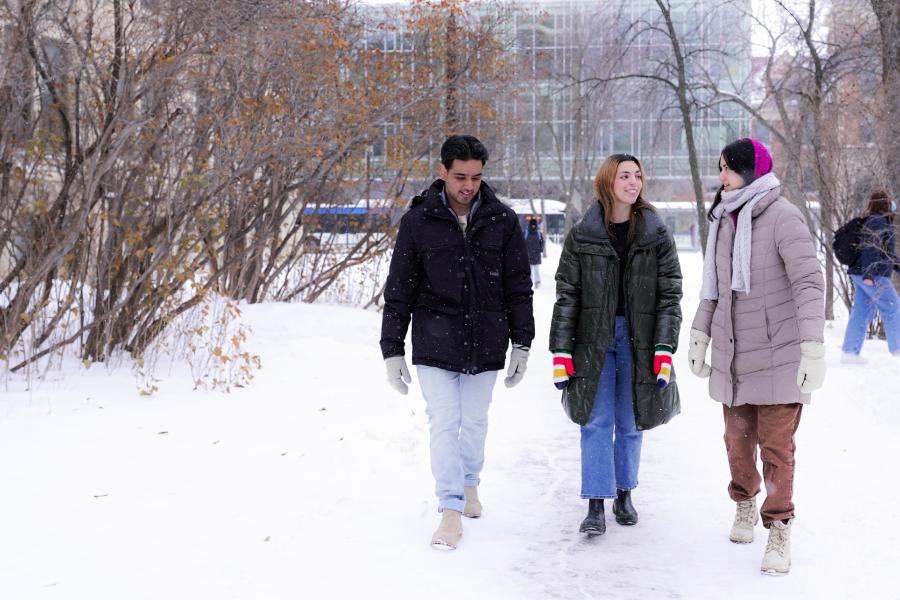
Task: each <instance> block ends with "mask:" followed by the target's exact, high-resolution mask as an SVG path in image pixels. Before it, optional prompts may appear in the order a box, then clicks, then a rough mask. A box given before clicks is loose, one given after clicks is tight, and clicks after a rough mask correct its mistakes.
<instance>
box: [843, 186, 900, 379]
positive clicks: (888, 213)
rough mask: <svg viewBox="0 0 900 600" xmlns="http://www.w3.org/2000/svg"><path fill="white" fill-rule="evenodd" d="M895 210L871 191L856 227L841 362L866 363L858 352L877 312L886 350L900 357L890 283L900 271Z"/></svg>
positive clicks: (896, 305)
mask: <svg viewBox="0 0 900 600" xmlns="http://www.w3.org/2000/svg"><path fill="white" fill-rule="evenodd" d="M894 210H896V203H894V202H893V201H891V200H889V199H888V195H887V193H885V192H883V191H880V190H879V191H876V192H873V193H872V195H871V197H870V198H869V205H868V207H867V208H866V215H865V216H864V217H862V219H861V222H859V223H858V225H857V227H858V229H859V234H858V240H856V255H855V259H854V260H853V261H852V263H850V264H849V267H850V268H849V269H848V272H849V274H850V279H851V280H852V281H853V288H854V294H853V307H852V308H851V309H850V318H849V319H848V320H847V330H846V331H845V332H844V343H843V346H842V347H841V350H842V352H841V362H842V363H848V364H862V363H865V362H866V359H865V358H863V357H862V356H860V355H859V353H860V351H861V350H862V346H863V341H864V340H865V338H866V330H867V329H868V328H869V323H870V322H871V321H872V319H873V318H874V317H875V310H876V309H877V310H878V312H880V313H881V317H882V319H883V320H884V332H885V335H886V336H887V343H888V350H889V351H890V353H891V354H893V355H894V356H900V298H898V296H897V290H896V289H894V284H893V282H891V273H892V272H893V271H897V272H900V261H898V259H897V253H896V251H895V248H894V245H895V242H896V234H895V232H894V214H893V211H894ZM854 221H856V219H854ZM851 223H853V222H852V221H851ZM835 240H836V242H835V246H836V249H835V253H836V254H837V246H838V245H839V244H838V240H840V236H839V235H837V234H835Z"/></svg>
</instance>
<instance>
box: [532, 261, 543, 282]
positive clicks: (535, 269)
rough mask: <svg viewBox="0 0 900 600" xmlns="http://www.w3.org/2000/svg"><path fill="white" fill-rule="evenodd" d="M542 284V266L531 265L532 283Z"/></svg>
mask: <svg viewBox="0 0 900 600" xmlns="http://www.w3.org/2000/svg"><path fill="white" fill-rule="evenodd" d="M540 282H541V265H531V283H540Z"/></svg>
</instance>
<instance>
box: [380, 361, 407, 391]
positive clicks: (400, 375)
mask: <svg viewBox="0 0 900 600" xmlns="http://www.w3.org/2000/svg"><path fill="white" fill-rule="evenodd" d="M384 366H385V368H386V369H387V378H388V383H389V384H391V387H392V388H394V389H395V390H397V391H398V392H400V393H401V394H403V395H404V396H405V395H406V394H407V393H409V388H408V387H407V386H406V383H411V382H412V377H411V376H410V375H409V368H408V367H407V366H406V358H405V357H403V356H402V355H401V356H389V357H388V358H386V359H384ZM404 381H405V382H406V383H403V382H404Z"/></svg>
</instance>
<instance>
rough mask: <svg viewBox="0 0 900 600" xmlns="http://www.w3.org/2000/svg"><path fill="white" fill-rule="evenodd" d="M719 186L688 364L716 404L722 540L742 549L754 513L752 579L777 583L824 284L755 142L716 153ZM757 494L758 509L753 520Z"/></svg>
mask: <svg viewBox="0 0 900 600" xmlns="http://www.w3.org/2000/svg"><path fill="white" fill-rule="evenodd" d="M719 181H720V182H721V184H722V186H721V187H720V188H719V191H718V192H717V193H716V197H715V200H714V201H713V204H712V207H710V210H709V220H710V221H711V223H710V227H709V237H708V238H707V242H706V256H705V257H704V260H703V285H702V288H701V290H700V304H699V305H698V307H697V313H696V315H695V317H694V322H693V324H692V325H691V334H690V347H689V350H688V363H689V364H690V368H691V371H692V372H693V373H694V374H695V375H697V376H699V377H709V378H710V380H709V395H710V396H711V397H712V399H713V400H716V401H718V402H721V403H722V409H723V416H724V419H725V451H726V454H727V456H728V466H729V468H730V470H731V482H730V483H729V485H728V495H729V496H730V497H731V500H732V501H733V502H734V503H735V516H734V522H733V524H732V527H731V531H730V532H729V539H730V540H731V541H732V542H734V543H738V544H748V543H750V542H752V541H753V528H754V527H755V526H756V524H757V523H758V522H759V518H760V514H761V515H762V521H763V526H764V527H765V528H766V529H768V530H769V539H768V543H767V544H766V550H765V553H764V555H763V560H762V564H761V566H760V571H761V572H762V573H763V574H766V575H783V574H786V573H788V571H789V570H790V566H791V546H790V535H791V525H792V524H793V522H794V500H793V490H794V469H795V465H796V463H795V460H794V453H795V450H796V442H795V439H794V434H795V433H796V431H797V427H798V426H799V424H800V414H801V412H802V409H803V405H804V404H807V403H809V402H810V399H811V397H810V394H811V392H813V391H815V390H817V389H819V388H820V387H822V384H823V383H824V380H825V344H824V333H825V331H824V330H825V278H824V277H823V275H822V267H821V265H820V264H819V259H818V256H817V254H816V247H815V244H813V239H812V236H811V235H810V232H809V228H808V227H807V225H806V221H805V220H804V218H803V214H802V213H801V212H800V210H799V209H798V208H797V207H796V206H794V205H793V204H791V203H790V202H789V201H788V200H787V199H785V198H784V197H782V196H781V183H780V182H779V181H778V178H777V177H775V174H774V173H772V157H771V155H770V154H769V151H768V150H767V149H766V147H765V146H764V145H763V144H762V143H760V142H759V141H758V140H755V139H753V138H742V139H739V140H737V141H734V142H732V143H730V144H728V145H727V146H725V148H723V150H722V154H721V155H720V157H719ZM710 341H711V342H712V347H713V349H712V358H711V361H710V362H711V363H712V364H711V365H710V364H707V362H706V351H707V348H708V347H709V345H710ZM757 456H759V457H760V458H762V466H763V472H762V477H760V475H759V471H758V470H757V466H756V463H757ZM761 483H762V484H764V485H765V487H766V499H765V501H764V502H763V504H762V507H761V509H760V511H759V512H757V508H756V496H757V494H759V492H760V484H761Z"/></svg>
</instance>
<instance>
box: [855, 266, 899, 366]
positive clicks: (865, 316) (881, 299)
mask: <svg viewBox="0 0 900 600" xmlns="http://www.w3.org/2000/svg"><path fill="white" fill-rule="evenodd" d="M850 279H852V280H853V287H854V288H855V289H856V293H855V294H854V296H853V308H852V309H850V318H849V319H848V320H847V331H845V332H844V345H843V347H842V348H841V349H842V350H843V351H844V352H849V353H850V354H859V353H860V351H861V350H862V346H863V341H865V339H866V330H867V329H868V328H869V323H870V322H871V321H872V318H873V317H874V316H875V309H878V312H880V313H881V318H882V319H884V332H885V335H886V336H887V342H888V350H890V351H891V352H892V353H894V352H900V299H898V297H897V290H895V289H894V284H893V283H892V282H891V279H890V277H873V278H872V281H874V283H875V285H866V284H864V283H863V278H862V276H861V275H851V276H850Z"/></svg>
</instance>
